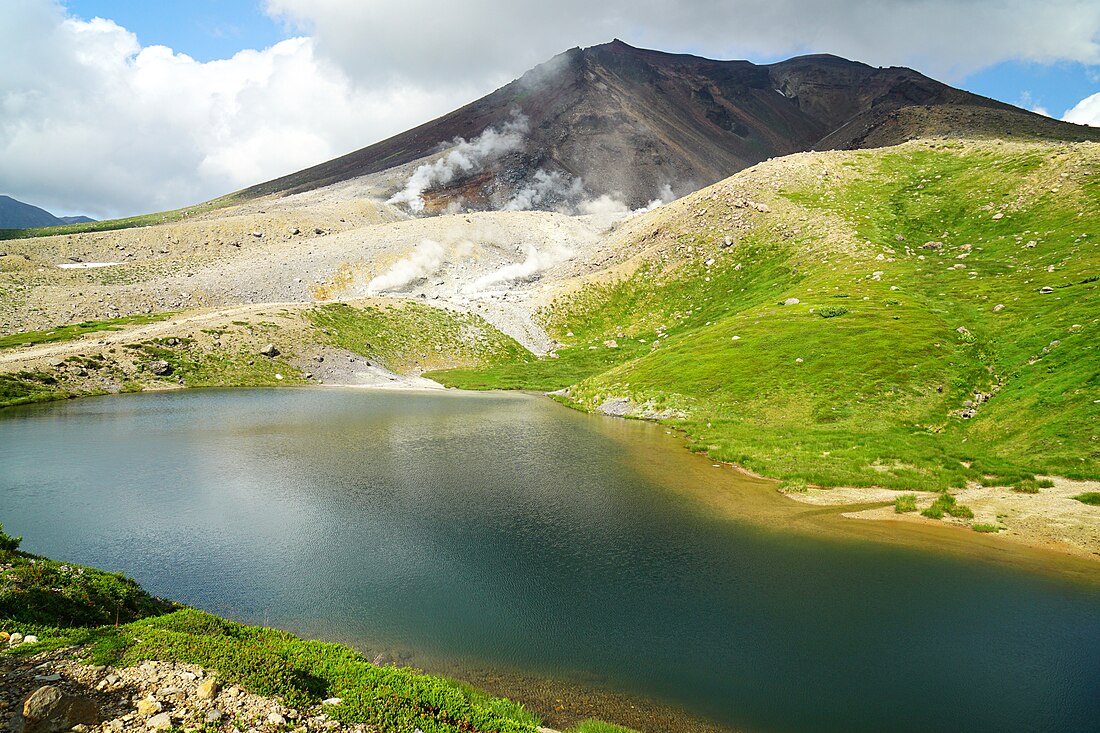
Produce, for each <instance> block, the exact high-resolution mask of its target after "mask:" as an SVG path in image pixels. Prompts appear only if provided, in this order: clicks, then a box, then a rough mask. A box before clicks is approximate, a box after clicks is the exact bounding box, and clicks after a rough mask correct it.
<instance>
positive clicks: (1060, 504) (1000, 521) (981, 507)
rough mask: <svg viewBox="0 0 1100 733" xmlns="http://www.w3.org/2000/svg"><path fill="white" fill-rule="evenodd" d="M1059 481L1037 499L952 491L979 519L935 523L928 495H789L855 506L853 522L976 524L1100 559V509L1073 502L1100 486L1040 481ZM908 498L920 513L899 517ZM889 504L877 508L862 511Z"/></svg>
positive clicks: (994, 490)
mask: <svg viewBox="0 0 1100 733" xmlns="http://www.w3.org/2000/svg"><path fill="white" fill-rule="evenodd" d="M1039 478H1045V479H1049V480H1051V481H1053V482H1054V486H1053V487H1052V488H1045V489H1039V493H1037V494H1023V493H1018V492H1016V491H1013V490H1012V488H1011V487H1008V486H978V485H971V486H969V487H967V488H966V489H962V490H959V491H955V492H952V493H953V495H954V496H955V499H956V501H957V502H958V503H959V504H962V505H965V506H968V507H970V509H971V510H972V511H973V512H974V518H973V519H956V518H954V517H950V516H946V517H944V518H943V519H929V518H927V517H923V516H921V515H920V511H919V510H921V509H925V508H926V507H928V506H929V505H930V504H932V502H933V501H934V500H935V499H936V497H937V496H938V494H936V493H934V492H927V491H892V490H890V489H883V488H877V487H870V488H835V489H820V488H810V489H808V490H807V491H806V492H805V493H795V492H791V493H785V494H784V495H785V496H786V497H787V498H789V499H792V500H794V501H797V502H800V503H802V504H810V505H813V506H818V507H839V508H841V509H843V508H844V507H853V508H852V510H850V511H842V512H841V516H843V517H846V518H849V519H865V520H872V521H880V522H900V523H905V524H913V525H925V526H944V525H946V526H949V527H954V528H957V529H959V530H960V531H966V532H973V531H974V530H973V529H972V526H973V525H975V524H980V525H992V526H996V527H999V528H1000V529H999V531H998V532H996V533H990V534H995V536H996V537H997V538H998V539H1003V540H1007V541H1009V542H1014V543H1018V544H1022V545H1028V546H1031V547H1039V548H1043V549H1050V550H1056V551H1060V552H1066V553H1069V554H1073V555H1077V556H1080V557H1085V558H1090V559H1093V560H1100V506H1090V505H1088V504H1083V503H1081V502H1079V501H1077V500H1076V499H1074V498H1073V497H1075V496H1078V495H1080V494H1083V493H1086V492H1100V481H1072V480H1070V479H1066V478H1061V477H1058V476H1040V477H1039ZM903 494H913V495H915V496H916V497H917V508H918V511H916V512H907V513H904V514H899V513H897V512H896V511H895V510H894V500H895V499H896V498H897V497H898V496H901V495H903ZM870 503H883V504H885V505H884V506H875V507H872V508H864V507H859V508H855V506H857V505H866V504H870Z"/></svg>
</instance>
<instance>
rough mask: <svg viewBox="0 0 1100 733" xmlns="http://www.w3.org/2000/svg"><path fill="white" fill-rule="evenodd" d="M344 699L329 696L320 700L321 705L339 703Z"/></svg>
mask: <svg viewBox="0 0 1100 733" xmlns="http://www.w3.org/2000/svg"><path fill="white" fill-rule="evenodd" d="M343 701H344V699H343V698H342V697H329V698H326V699H324V700H322V701H321V704H322V705H339V704H340V703H342V702H343Z"/></svg>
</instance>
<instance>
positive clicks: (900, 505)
mask: <svg viewBox="0 0 1100 733" xmlns="http://www.w3.org/2000/svg"><path fill="white" fill-rule="evenodd" d="M894 511H895V512H897V513H898V514H905V513H906V512H915V511H917V497H916V495H915V494H902V495H901V496H899V497H898V498H897V499H894Z"/></svg>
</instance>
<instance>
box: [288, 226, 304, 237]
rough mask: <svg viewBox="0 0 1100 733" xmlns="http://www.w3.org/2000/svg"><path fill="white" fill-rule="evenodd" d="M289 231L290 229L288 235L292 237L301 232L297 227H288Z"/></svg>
mask: <svg viewBox="0 0 1100 733" xmlns="http://www.w3.org/2000/svg"><path fill="white" fill-rule="evenodd" d="M289 231H290V236H292V237H294V236H297V235H299V234H301V233H302V232H301V230H300V229H299V228H298V227H291V228H290V229H289Z"/></svg>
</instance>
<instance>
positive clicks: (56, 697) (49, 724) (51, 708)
mask: <svg viewBox="0 0 1100 733" xmlns="http://www.w3.org/2000/svg"><path fill="white" fill-rule="evenodd" d="M98 722H99V708H98V707H97V706H96V704H95V703H94V702H93V701H92V700H91V699H90V698H87V697H84V696H83V695H68V694H65V693H64V692H62V691H61V690H59V689H57V688H56V687H54V686H52V685H46V686H44V687H39V688H38V689H37V690H35V691H34V692H32V693H31V694H30V695H28V696H27V699H26V700H24V701H23V731H24V733H60V732H61V731H66V730H69V729H71V728H72V727H73V726H77V725H95V724H96V723H98Z"/></svg>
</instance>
